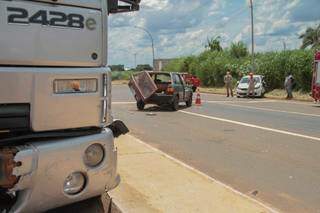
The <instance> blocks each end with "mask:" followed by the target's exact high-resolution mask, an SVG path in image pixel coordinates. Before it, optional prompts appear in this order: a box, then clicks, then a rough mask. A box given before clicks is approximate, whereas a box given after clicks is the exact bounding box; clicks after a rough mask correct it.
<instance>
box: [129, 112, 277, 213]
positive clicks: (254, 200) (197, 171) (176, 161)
mask: <svg viewBox="0 0 320 213" xmlns="http://www.w3.org/2000/svg"><path fill="white" fill-rule="evenodd" d="M180 112H181V111H180ZM128 136H130V137H132V138H134V139H135V140H136V141H137V142H139V143H141V144H143V145H145V146H146V147H148V148H149V149H151V150H153V151H154V152H156V153H159V154H161V155H163V156H164V157H166V158H168V159H170V160H172V161H173V162H175V163H177V164H179V165H181V166H182V167H185V168H187V169H189V170H191V171H193V172H195V173H197V174H199V175H201V176H203V177H204V178H207V179H208V180H210V181H212V182H214V183H217V184H219V185H221V186H223V187H225V188H227V189H229V190H230V191H232V192H234V193H235V194H237V195H240V196H242V197H244V198H246V199H248V200H251V201H252V202H254V203H256V204H258V205H260V206H262V207H264V208H266V209H267V210H268V211H270V212H272V213H276V212H279V211H277V210H275V209H273V208H271V207H270V206H268V205H266V204H264V203H262V202H260V201H258V200H256V199H254V198H252V197H250V196H248V195H246V194H244V193H242V192H240V191H238V190H236V189H234V188H232V186H229V185H227V184H225V183H223V182H221V181H219V180H217V179H214V178H213V177H211V176H209V175H207V174H205V173H203V172H201V171H199V170H198V169H196V168H194V167H192V166H189V165H187V164H186V163H184V162H182V161H180V160H178V159H176V158H174V157H172V156H170V155H168V154H166V153H164V152H163V151H161V150H159V149H157V148H155V147H153V146H151V145H149V144H147V143H145V142H143V141H142V140H140V139H138V138H136V137H134V136H132V135H130V134H128Z"/></svg>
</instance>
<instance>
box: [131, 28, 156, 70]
mask: <svg viewBox="0 0 320 213" xmlns="http://www.w3.org/2000/svg"><path fill="white" fill-rule="evenodd" d="M134 28H137V29H140V30H143V31H144V32H146V33H147V34H148V35H149V37H150V40H151V47H152V66H153V70H154V68H155V58H154V40H153V37H152V35H151V33H150V32H149V31H148V30H147V29H145V28H143V27H138V26H134Z"/></svg>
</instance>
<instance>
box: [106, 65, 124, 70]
mask: <svg viewBox="0 0 320 213" xmlns="http://www.w3.org/2000/svg"><path fill="white" fill-rule="evenodd" d="M109 68H110V69H111V71H124V65H123V64H118V65H110V66H109Z"/></svg>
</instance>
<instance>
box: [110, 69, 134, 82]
mask: <svg viewBox="0 0 320 213" xmlns="http://www.w3.org/2000/svg"><path fill="white" fill-rule="evenodd" d="M133 73H134V72H133V71H112V72H111V76H112V80H113V81H115V80H129V79H130V76H131V75H132V74H133Z"/></svg>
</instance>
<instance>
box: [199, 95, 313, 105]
mask: <svg viewBox="0 0 320 213" xmlns="http://www.w3.org/2000/svg"><path fill="white" fill-rule="evenodd" d="M200 94H201V95H211V96H224V97H225V95H223V94H212V93H204V92H202V93H200ZM269 100H270V102H278V103H284V104H298V105H306V106H312V105H313V102H311V101H310V102H309V101H292V100H291V101H287V100H281V99H280V100H278V99H271V98H270V99H269ZM266 101H267V100H266ZM256 102H257V103H258V102H261V101H256Z"/></svg>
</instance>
